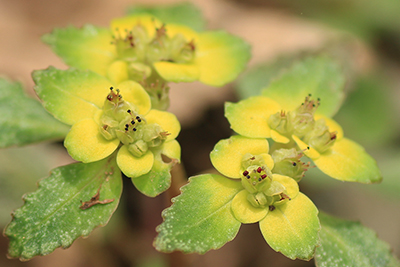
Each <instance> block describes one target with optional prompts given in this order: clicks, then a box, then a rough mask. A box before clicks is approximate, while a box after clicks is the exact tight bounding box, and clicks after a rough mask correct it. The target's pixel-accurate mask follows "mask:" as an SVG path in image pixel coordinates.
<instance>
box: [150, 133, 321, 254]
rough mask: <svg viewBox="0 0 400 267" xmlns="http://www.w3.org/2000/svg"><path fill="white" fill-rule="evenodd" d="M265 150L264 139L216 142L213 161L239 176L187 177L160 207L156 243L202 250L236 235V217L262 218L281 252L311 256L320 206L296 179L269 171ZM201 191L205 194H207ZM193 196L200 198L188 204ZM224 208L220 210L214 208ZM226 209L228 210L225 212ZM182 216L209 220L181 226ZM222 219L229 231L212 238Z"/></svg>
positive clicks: (228, 173)
mask: <svg viewBox="0 0 400 267" xmlns="http://www.w3.org/2000/svg"><path fill="white" fill-rule="evenodd" d="M268 150H269V146H268V142H267V140H265V139H250V138H246V137H243V136H232V137H231V138H229V139H226V140H221V141H220V142H218V143H217V144H216V145H215V147H214V150H213V151H212V152H211V154H210V158H211V161H212V163H213V165H214V167H215V168H216V169H217V170H218V171H219V172H220V173H222V174H224V175H226V176H228V177H230V178H233V179H240V181H235V180H231V179H228V178H226V177H223V176H220V175H201V176H197V177H193V178H191V182H190V183H189V184H188V185H186V186H185V187H184V188H185V189H183V190H182V195H180V196H178V197H177V198H176V199H175V201H174V204H173V205H172V206H171V207H170V208H168V209H167V210H165V212H164V213H163V216H164V219H165V221H164V223H163V224H161V225H160V226H159V227H158V231H159V236H158V237H157V238H156V240H155V246H156V248H157V249H159V250H162V251H173V250H182V251H184V252H199V253H205V252H206V251H208V250H210V249H215V248H218V247H220V246H222V245H223V244H224V243H226V242H228V241H230V240H231V239H232V238H233V237H234V236H235V235H236V233H237V231H238V230H239V227H238V226H237V223H236V224H235V223H234V220H237V221H238V222H239V223H255V222H260V230H261V232H262V234H263V236H264V238H265V240H266V241H267V242H268V244H269V245H270V246H271V247H272V248H273V249H275V250H276V251H280V252H282V253H283V254H284V255H285V256H287V257H289V258H291V259H295V258H300V259H305V260H309V259H311V258H312V257H313V253H314V250H315V248H316V246H317V245H318V242H319V239H318V231H319V229H320V224H319V220H318V210H317V208H316V207H315V205H314V204H313V203H312V202H311V201H310V200H309V199H308V198H307V197H306V196H305V195H303V194H302V193H300V192H299V187H298V185H297V182H296V181H295V180H294V179H292V178H290V177H288V176H284V175H280V174H273V173H272V172H271V169H273V167H274V162H273V160H272V157H271V156H270V155H269V154H268ZM188 192H190V193H188ZM205 196H208V197H207V198H209V199H207V200H205V199H204V197H205ZM193 199H201V200H202V201H197V202H198V204H196V205H195V206H192V204H191V200H193ZM211 199H212V200H213V201H211ZM188 202H189V203H188ZM182 203H186V206H184V205H183V204H182ZM211 207H213V208H211ZM222 209H223V210H225V212H224V213H221V214H220V213H217V212H216V210H218V211H222ZM227 209H229V210H230V211H231V213H226V210H227ZM183 217H190V218H191V220H194V221H199V222H203V221H204V220H206V221H207V224H205V223H204V224H203V223H202V224H201V226H200V225H197V226H192V225H191V224H190V227H189V226H187V227H184V228H182V223H183V222H181V219H182V218H183ZM204 222H205V221H204ZM220 225H221V226H225V225H232V226H231V227H228V229H230V232H229V235H226V237H225V238H219V239H218V240H219V241H218V242H217V243H215V236H214V230H216V229H221V226H220ZM188 227H189V228H190V229H189V228H188ZM192 244H193V245H192ZM196 244H200V245H196Z"/></svg>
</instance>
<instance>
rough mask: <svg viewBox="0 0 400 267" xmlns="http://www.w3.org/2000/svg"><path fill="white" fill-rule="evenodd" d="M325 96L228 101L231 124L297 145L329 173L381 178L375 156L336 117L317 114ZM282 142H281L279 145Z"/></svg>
mask: <svg viewBox="0 0 400 267" xmlns="http://www.w3.org/2000/svg"><path fill="white" fill-rule="evenodd" d="M320 104H321V105H323V100H322V101H321V100H320V99H319V98H317V99H314V98H312V96H311V95H309V96H306V97H305V100H304V101H303V102H302V103H301V102H300V101H299V103H298V104H296V105H294V104H293V100H292V99H291V100H290V101H287V102H286V101H285V100H284V99H280V102H277V101H275V100H274V99H271V98H268V97H265V96H256V97H251V98H248V99H245V100H242V101H240V102H238V103H236V104H234V103H226V106H225V116H226V117H227V118H228V120H229V122H230V124H231V128H232V129H233V130H234V131H235V132H237V133H239V134H241V135H244V136H247V137H251V138H271V139H272V140H273V141H274V142H275V144H276V146H277V147H285V148H292V147H298V148H299V149H300V150H304V154H305V155H306V156H308V157H309V158H311V159H312V160H313V162H314V163H315V165H316V166H317V167H318V168H319V169H320V170H321V171H323V172H324V173H326V174H327V175H329V176H331V177H333V178H335V179H339V180H345V181H357V182H363V183H372V182H379V181H380V180H381V175H380V171H379V169H378V167H377V165H376V162H375V160H374V159H373V158H372V157H371V156H369V155H368V154H367V153H366V152H365V150H364V149H363V148H362V147H361V146H360V145H359V144H357V143H355V142H354V141H351V140H349V139H347V138H345V137H344V136H343V130H342V128H341V127H340V125H339V124H338V123H336V122H335V121H334V120H332V119H330V118H328V117H326V116H324V115H321V114H318V106H319V105H320ZM279 144H280V145H279Z"/></svg>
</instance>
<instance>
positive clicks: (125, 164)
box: [117, 145, 154, 177]
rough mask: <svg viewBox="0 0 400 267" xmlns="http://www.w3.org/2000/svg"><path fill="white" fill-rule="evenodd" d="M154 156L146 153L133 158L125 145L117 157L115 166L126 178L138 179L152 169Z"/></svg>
mask: <svg viewBox="0 0 400 267" xmlns="http://www.w3.org/2000/svg"><path fill="white" fill-rule="evenodd" d="M153 162H154V155H153V153H152V152H151V151H147V152H146V154H144V155H143V156H141V157H134V156H132V154H131V153H130V152H129V151H128V148H127V146H126V145H124V146H122V147H121V148H120V149H119V151H118V155H117V164H118V167H119V168H120V169H121V171H122V172H123V173H124V174H125V175H126V176H128V177H139V176H142V175H143V174H146V173H148V172H149V171H150V170H151V168H152V167H153Z"/></svg>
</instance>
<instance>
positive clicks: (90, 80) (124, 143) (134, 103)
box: [33, 68, 180, 196]
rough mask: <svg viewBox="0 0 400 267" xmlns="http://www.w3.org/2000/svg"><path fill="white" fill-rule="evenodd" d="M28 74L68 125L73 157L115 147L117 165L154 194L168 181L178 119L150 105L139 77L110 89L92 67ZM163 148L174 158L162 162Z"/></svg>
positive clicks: (90, 158) (89, 157)
mask: <svg viewBox="0 0 400 267" xmlns="http://www.w3.org/2000/svg"><path fill="white" fill-rule="evenodd" d="M33 79H34V81H35V83H36V87H35V90H36V92H37V94H38V95H39V97H40V98H41V99H42V100H43V105H44V107H45V108H46V109H47V110H48V111H49V112H50V113H52V114H53V115H54V116H55V117H56V118H57V119H59V120H60V121H62V122H64V123H66V124H69V125H72V128H71V130H70V131H69V133H68V134H67V137H66V139H65V141H64V145H65V147H66V148H67V150H68V153H69V154H70V155H71V156H72V157H73V158H74V159H75V160H78V161H82V162H84V163H89V162H95V161H98V160H101V159H104V158H106V157H108V156H110V155H111V154H112V153H113V152H114V151H116V150H117V148H120V149H119V150H118V153H117V155H116V157H117V164H118V167H119V168H120V169H121V171H122V172H123V173H124V174H125V175H126V176H128V177H131V178H132V181H133V183H134V184H135V185H136V186H137V188H138V189H139V190H140V191H142V192H143V193H144V194H146V195H149V196H155V195H157V194H159V193H161V192H163V191H165V190H166V189H167V188H168V187H169V185H170V175H169V170H170V169H171V167H172V165H173V164H174V163H175V162H179V161H180V146H179V144H178V142H177V141H176V140H175V137H176V136H177V135H178V133H179V131H180V124H179V122H178V120H177V119H176V117H175V115H173V114H171V113H169V112H165V111H158V110H152V109H151V103H150V98H149V96H148V94H147V93H146V91H145V90H144V89H143V88H142V87H141V86H140V85H139V84H138V83H136V82H133V81H124V82H122V83H120V84H118V86H117V87H116V89H114V87H112V83H111V82H110V81H109V80H107V79H106V78H105V77H103V76H101V75H98V74H96V73H94V72H92V71H81V70H75V69H69V70H65V71H64V70H57V69H54V68H49V69H47V70H43V71H35V72H34V74H33ZM162 154H163V155H165V156H167V157H169V158H171V159H173V161H172V162H170V163H168V164H167V163H164V162H163V160H162V158H161V155H162ZM150 174H151V175H150ZM157 174H159V175H157ZM154 176H157V183H154V181H153V180H154ZM160 177H162V179H161V178H160ZM142 180H144V181H142Z"/></svg>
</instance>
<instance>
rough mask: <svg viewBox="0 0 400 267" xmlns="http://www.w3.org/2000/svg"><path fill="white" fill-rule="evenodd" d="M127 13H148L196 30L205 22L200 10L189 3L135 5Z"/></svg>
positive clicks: (202, 26)
mask: <svg viewBox="0 0 400 267" xmlns="http://www.w3.org/2000/svg"><path fill="white" fill-rule="evenodd" d="M127 13H128V14H129V15H136V14H143V13H146V14H150V15H154V16H155V17H157V18H158V19H159V20H161V21H162V22H164V23H176V24H183V25H186V26H188V27H190V28H192V29H194V30H196V31H201V30H203V29H204V25H205V24H206V22H205V20H204V18H203V16H202V14H201V11H200V10H199V9H198V8H197V7H196V6H194V5H193V4H191V3H178V4H174V5H165V6H157V7H150V6H135V7H132V8H130V9H129V10H128V12H127Z"/></svg>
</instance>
